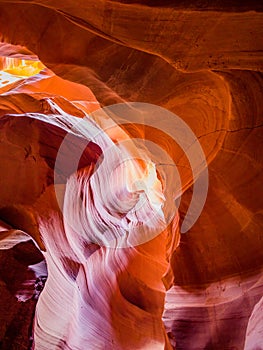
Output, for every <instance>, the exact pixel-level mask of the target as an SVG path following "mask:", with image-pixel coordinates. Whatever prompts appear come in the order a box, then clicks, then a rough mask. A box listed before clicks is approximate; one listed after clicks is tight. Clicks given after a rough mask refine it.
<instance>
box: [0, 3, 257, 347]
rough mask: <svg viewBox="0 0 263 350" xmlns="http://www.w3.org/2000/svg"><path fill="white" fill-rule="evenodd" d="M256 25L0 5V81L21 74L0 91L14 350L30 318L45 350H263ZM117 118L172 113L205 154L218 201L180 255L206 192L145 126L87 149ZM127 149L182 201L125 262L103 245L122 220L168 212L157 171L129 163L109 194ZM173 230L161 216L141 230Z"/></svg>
mask: <svg viewBox="0 0 263 350" xmlns="http://www.w3.org/2000/svg"><path fill="white" fill-rule="evenodd" d="M262 9H263V7H262V6H261V5H260V3H259V2H256V1H254V2H253V1H252V2H250V3H248V2H247V3H246V4H240V3H238V2H237V1H230V2H226V1H213V2H206V1H199V2H195V3H194V2H191V1H179V2H177V4H176V5H175V4H174V2H172V1H162V2H161V1H156V2H153V1H137V2H133V1H110V0H106V1H102V0H99V1H91V0H89V1H85V2H84V1H74V2H73V1H71V0H68V1H64V2H61V1H56V0H55V1H54V0H52V1H44V0H34V1H15V0H14V1H0V39H1V41H2V42H1V43H0V67H1V69H2V70H3V71H5V72H6V73H9V74H11V76H8V75H5V74H4V73H2V76H0V78H1V80H0V83H1V85H0V93H1V95H0V113H1V114H0V116H1V117H0V125H1V127H0V141H1V142H0V155H1V164H2V165H1V182H0V218H1V220H2V224H1V231H0V249H1V250H0V253H1V254H0V264H1V265H0V344H1V345H0V347H1V348H2V349H26V348H29V347H30V346H31V344H30V342H31V333H32V320H33V317H34V312H35V311H34V310H35V307H36V314H35V319H34V331H33V332H34V344H33V348H34V349H36V350H41V349H48V350H52V349H72V350H73V349H74V350H84V349H85V350H86V349H116V350H117V349H118V350H126V349H148V350H154V349H172V348H176V349H182V350H192V349H195V350H197V349H206V350H209V349H220V350H222V349H224V350H225V349H246V350H258V349H262V348H263V345H262V344H263V326H262V324H263V320H262V291H263V283H262V263H263V249H262V248H263V238H262V228H263V220H262V208H263V202H262V198H263V196H262V146H263V145H262V142H263V131H262V127H263V118H262V110H263V106H262V101H263V99H262V95H263V90H262V85H263V81H262V80H263V79H262V70H263V55H262V46H263V42H262V34H263V33H262V32H263V30H262V29H263V28H262V23H263V14H262ZM39 59H40V60H41V62H42V64H43V65H44V66H42V64H41V63H38V62H39V61H38V60H39ZM22 60H30V62H29V63H25V62H27V61H23V62H24V63H22ZM27 64H28V67H31V68H28V67H27V68H26V65H27ZM21 67H22V68H21ZM26 69H27V72H28V73H26ZM41 69H42V70H41ZM40 70H41V71H40ZM18 72H19V74H20V75H21V72H22V73H23V72H24V73H23V74H24V75H23V77H21V78H20V79H19V80H17V81H13V82H11V79H12V74H14V73H16V74H17V75H19V74H18ZM30 75H32V76H30ZM2 77H4V78H2ZM8 79H9V80H8ZM120 102H145V103H151V104H156V105H158V106H160V107H163V108H166V109H167V110H169V111H171V112H173V113H175V114H176V115H178V116H180V118H182V119H183V120H184V121H185V122H186V123H187V125H189V126H190V127H191V129H192V130H193V132H194V133H195V135H196V137H197V139H198V141H199V142H200V145H201V146H202V148H203V151H204V154H205V156H206V161H207V164H208V172H209V190H208V196H207V200H206V204H205V206H204V208H203V211H202V214H201V216H200V217H199V219H198V221H197V222H196V223H195V225H194V226H193V227H192V228H191V229H190V231H188V232H187V233H185V234H181V237H180V244H179V246H178V242H179V230H180V227H181V224H182V222H183V219H184V217H185V216H186V212H187V208H188V207H189V203H190V200H191V197H192V193H193V182H195V180H196V179H195V178H193V174H192V170H191V168H190V164H189V160H187V157H186V156H185V155H184V154H183V150H182V148H181V147H179V146H180V145H179V146H178V145H177V144H176V143H175V142H174V141H173V140H171V139H169V138H168V137H167V135H166V136H164V135H163V134H162V133H160V132H158V131H157V130H153V129H151V128H147V127H144V128H140V127H138V125H135V124H134V125H129V126H126V127H124V130H125V131H126V132H123V131H122V129H120V127H119V126H117V125H115V124H114V126H113V128H112V129H111V130H110V131H109V130H108V131H107V130H106V131H105V132H103V133H102V134H101V136H99V138H97V139H94V140H93V139H92V137H93V136H94V133H96V130H99V129H100V128H104V127H105V125H106V124H107V123H108V122H109V119H108V118H106V119H105V116H103V115H100V114H96V112H95V113H93V115H92V116H93V117H92V118H93V119H92V118H91V119H88V124H87V127H86V128H84V129H83V128H82V127H81V126H78V125H79V124H76V121H79V120H82V119H81V118H85V116H86V115H87V113H89V114H90V113H92V112H94V111H97V110H98V109H99V108H100V106H109V105H111V104H115V103H120ZM105 123H106V124H105ZM73 125H74V126H75V127H74V132H73V133H72V134H71V137H70V138H69V139H68V140H67V135H68V134H69V132H71V131H72V127H73ZM131 135H133V136H135V137H142V138H144V139H149V140H152V141H153V142H155V143H156V144H158V145H160V146H161V147H162V148H163V149H164V150H165V151H166V152H167V153H168V154H169V155H170V157H171V158H172V159H173V160H174V161H175V163H176V166H177V168H178V171H179V173H180V177H181V183H182V191H183V195H182V200H181V204H180V207H179V213H178V217H177V216H176V217H175V219H174V221H173V224H171V225H170V226H168V228H167V229H165V230H164V231H163V232H162V233H161V234H160V235H159V236H157V237H156V238H154V239H153V240H151V241H150V242H148V243H145V244H141V245H138V246H136V247H125V248H116V247H115V248H113V247H108V246H107V244H103V243H102V241H103V239H104V238H103V236H102V235H101V232H104V231H105V228H108V227H109V228H110V232H113V235H115V234H117V233H116V232H121V230H122V228H123V227H124V226H122V225H124V224H123V222H124V221H125V220H127V221H126V223H127V224H130V223H131V222H132V223H135V222H137V221H140V220H141V221H143V222H145V221H147V220H146V217H148V216H150V215H151V213H152V212H155V210H157V209H156V206H155V205H156V203H158V204H160V203H161V199H160V198H161V192H162V190H161V187H160V183H159V182H158V178H157V175H158V174H157V173H156V172H155V171H153V172H152V173H150V170H149V169H152V168H151V166H149V164H152V163H149V164H148V163H147V162H146V163H147V164H148V165H147V164H141V163H140V164H139V165H138V162H137V161H134V162H133V161H132V162H130V163H127V164H126V165H125V166H123V167H119V168H116V173H114V174H115V175H114V176H115V178H114V179H116V183H115V181H114V182H110V179H111V178H110V176H109V171H108V168H107V166H110V164H111V162H113V161H114V159H115V158H114V155H115V152H117V153H118V146H117V145H116V140H124V139H125V140H126V139H127V140H129V137H131ZM86 138H88V139H89V140H90V139H92V140H93V142H90V143H86V141H85V139H86ZM65 139H66V140H67V142H66V144H65V143H64V140H65ZM62 142H63V144H64V148H62V149H61V148H60V146H61V144H62ZM79 147H81V148H82V151H83V152H82V156H81V158H80V160H79V162H78V163H77V165H76V154H77V152H78V148H79ZM107 149H110V150H112V151H111V152H110V153H109V152H107ZM121 150H122V152H124V154H126V153H125V152H131V151H132V152H133V151H134V150H133V149H130V148H125V147H124V148H123V149H121ZM134 152H135V151H134ZM117 153H116V154H117ZM58 154H59V157H60V158H59V159H60V161H61V164H60V163H59V164H58V163H56V160H57V157H58ZM127 156H128V153H127ZM103 157H104V158H103ZM102 159H103V161H104V163H102V164H106V165H105V166H104V168H103V167H101V169H102V170H103V169H104V170H103V171H102V170H101V171H98V170H97V169H96V168H94V167H95V164H96V163H97V162H98V160H99V161H102ZM62 165H63V166H62ZM65 165H66V168H65ZM65 169H66V170H65ZM126 169H128V171H126ZM145 169H148V170H147V171H148V172H147V171H146V170H145ZM153 169H155V168H153ZM157 170H158V168H157ZM145 171H146V172H145ZM145 174H146V175H145ZM150 174H155V175H154V176H155V177H154V176H153V175H151V176H153V178H152V179H153V182H152V183H151V185H149V183H150V182H149V181H148V180H147V179H148V176H149V177H150ZM145 178H146V180H147V181H148V182H147V181H146V180H145V181H146V182H145V183H146V185H145V186H146V188H144V190H143V191H144V192H145V193H146V196H147V198H148V202H147V203H149V205H145V202H144V204H143V205H142V206H140V207H138V209H136V215H134V216H132V214H131V212H130V210H131V207H132V205H134V202H133V199H134V198H133V197H132V198H130V196H129V195H127V191H126V190H127V186H128V187H129V186H130V187H129V188H131V183H132V181H134V180H138V181H139V182H137V184H138V183H140V181H144V180H142V179H145ZM54 180H55V182H56V184H55V186H54ZM153 184H154V185H153ZM148 185H149V188H148V187H147V186H148ZM163 186H164V184H163ZM140 188H141V187H140ZM137 189H138V188H137ZM135 192H136V191H135ZM80 198H81V201H80V200H79V199H80ZM112 198H114V200H113V199H112ZM136 198H137V197H136ZM63 203H64V204H63ZM63 205H64V206H63ZM62 206H63V210H62V212H63V214H64V216H63V215H62V212H61V208H62ZM157 213H159V212H158V210H157ZM116 218H117V219H116ZM178 218H179V222H178V221H177V219H178ZM136 220H137V221H136ZM161 225H162V217H161V216H160V217H158V219H156V221H151V222H150V223H149V225H148V226H147V227H146V228H145V230H148V231H149V232H150V231H151V230H154V228H156V227H159V226H160V227H161ZM111 230H112V231H111ZM148 231H147V232H148ZM93 235H94V236H96V237H97V238H98V237H100V238H99V239H100V241H96V242H95V241H94V237H93ZM114 237H115V236H114ZM33 241H34V243H33ZM104 243H105V242H104ZM40 251H41V252H40ZM43 257H44V258H45V261H46V263H47V269H48V279H47V282H46V284H45V287H44V289H43V292H42V293H41V295H40V298H39V300H38V296H39V291H40V290H41V289H42V287H43V286H42V284H43V282H42V280H41V278H43V280H45V276H46V271H45V268H44V263H43V262H42V263H41V264H40V265H39V263H40V262H41V261H43ZM33 266H34V267H33ZM40 276H42V277H41V278H40ZM165 288H166V290H165ZM37 300H38V302H37ZM36 302H37V306H36Z"/></svg>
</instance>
